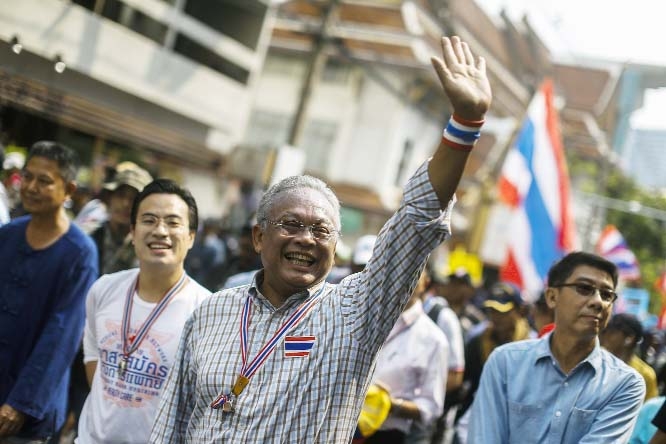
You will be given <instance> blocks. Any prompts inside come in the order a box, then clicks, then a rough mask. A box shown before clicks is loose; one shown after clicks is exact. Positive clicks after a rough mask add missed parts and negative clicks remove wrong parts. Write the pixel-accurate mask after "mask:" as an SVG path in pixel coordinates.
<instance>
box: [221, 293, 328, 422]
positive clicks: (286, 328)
mask: <svg viewBox="0 0 666 444" xmlns="http://www.w3.org/2000/svg"><path fill="white" fill-rule="evenodd" d="M325 287H326V284H324V285H322V287H321V289H319V291H318V292H317V293H316V294H315V295H314V296H312V298H310V299H308V300H306V301H304V302H303V303H301V305H299V306H298V308H297V309H296V311H295V312H294V313H292V315H291V316H289V318H288V319H287V320H286V321H284V323H283V324H282V326H281V327H280V328H279V329H278V330H277V331H276V332H275V333H274V334H273V337H272V338H271V339H269V340H268V342H266V344H264V346H263V347H262V348H261V350H259V352H258V353H257V355H256V356H255V357H254V359H252V361H251V362H250V363H249V364H248V363H247V355H248V340H247V336H248V333H247V331H248V326H249V325H250V314H251V301H250V296H249V295H248V297H247V299H245V305H243V312H242V313H241V322H240V341H241V358H242V361H243V366H242V368H241V371H240V374H239V376H238V379H237V381H236V384H234V387H233V389H232V393H233V396H238V395H240V393H241V392H242V391H243V389H244V388H245V386H246V385H247V384H248V383H249V382H250V378H252V376H253V375H254V374H255V373H256V372H257V370H259V368H261V366H262V365H263V364H264V363H265V362H266V359H268V357H269V356H270V354H271V353H272V352H273V350H275V347H277V345H278V343H279V342H280V341H281V340H282V338H284V337H285V336H286V335H287V333H289V332H290V331H291V330H292V329H293V328H295V327H296V326H297V325H298V324H299V323H300V322H301V321H302V320H303V318H305V316H307V314H308V313H309V312H310V311H311V310H312V309H313V308H314V306H315V305H316V304H317V302H319V299H320V297H321V294H322V292H323V291H324V288H325ZM230 396H231V394H226V395H225V394H222V395H220V396H218V397H217V398H216V399H215V401H213V402H212V403H211V405H210V406H211V407H212V408H214V409H216V408H219V407H220V406H222V405H223V404H224V403H225V402H227V401H228V400H229V398H230Z"/></svg>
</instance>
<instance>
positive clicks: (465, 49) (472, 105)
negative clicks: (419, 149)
mask: <svg viewBox="0 0 666 444" xmlns="http://www.w3.org/2000/svg"><path fill="white" fill-rule="evenodd" d="M442 55H443V59H440V58H438V57H432V58H431V62H432V66H433V67H434V68H435V71H436V72H437V76H438V77H439V81H440V82H442V87H443V88H444V91H445V92H446V95H447V96H448V97H449V100H450V101H451V104H452V105H453V109H454V111H455V113H456V114H457V115H459V116H460V117H462V118H463V119H467V120H483V116H484V115H485V113H486V111H488V108H489V107H490V102H491V100H492V93H491V91H490V82H488V76H487V75H486V61H485V59H484V58H483V57H478V61H475V60H474V55H472V51H471V50H470V49H469V45H467V43H465V42H463V41H461V40H460V38H459V37H458V36H453V37H451V38H449V37H442Z"/></svg>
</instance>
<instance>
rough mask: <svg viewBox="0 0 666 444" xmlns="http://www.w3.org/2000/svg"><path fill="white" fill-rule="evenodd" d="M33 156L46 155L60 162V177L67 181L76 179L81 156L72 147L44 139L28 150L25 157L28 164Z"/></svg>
mask: <svg viewBox="0 0 666 444" xmlns="http://www.w3.org/2000/svg"><path fill="white" fill-rule="evenodd" d="M33 157H45V158H47V159H50V160H53V161H55V162H56V163H57V164H58V169H59V170H60V177H62V179H63V180H64V181H65V182H66V183H67V182H71V181H73V180H74V179H76V173H77V171H78V169H79V156H77V155H76V152H75V151H74V150H72V149H71V148H68V147H66V146H65V145H63V144H60V143H58V142H53V141H50V140H42V141H39V142H35V143H34V144H33V145H32V146H31V147H30V151H28V155H27V156H26V159H25V164H26V165H27V164H28V162H29V161H30V159H32V158H33Z"/></svg>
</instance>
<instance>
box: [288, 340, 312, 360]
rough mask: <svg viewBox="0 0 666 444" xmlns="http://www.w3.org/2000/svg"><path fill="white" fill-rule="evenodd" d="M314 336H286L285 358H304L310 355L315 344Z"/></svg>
mask: <svg viewBox="0 0 666 444" xmlns="http://www.w3.org/2000/svg"><path fill="white" fill-rule="evenodd" d="M315 339H316V338H315V337H314V336H285V338H284V356H285V358H302V357H305V356H308V355H309V354H310V350H312V347H313V346H314V343H315Z"/></svg>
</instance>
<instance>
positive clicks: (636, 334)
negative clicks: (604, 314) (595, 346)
mask: <svg viewBox="0 0 666 444" xmlns="http://www.w3.org/2000/svg"><path fill="white" fill-rule="evenodd" d="M599 339H600V340H601V346H602V347H603V348H605V349H606V350H608V351H609V352H611V353H613V354H614V355H615V356H617V357H618V358H620V359H621V360H622V361H623V362H624V363H626V364H627V365H628V366H629V367H631V368H633V369H634V370H636V371H637V372H638V374H640V375H641V376H642V377H643V379H644V380H645V400H648V399H650V398H654V397H655V396H658V395H659V390H658V389H657V374H656V373H655V371H654V369H653V368H652V367H650V364H648V363H647V362H645V361H643V360H642V359H641V358H639V357H638V355H637V354H636V348H637V347H638V345H639V344H640V343H641V342H643V325H641V321H639V320H638V318H637V317H636V316H634V315H632V314H630V313H618V314H616V315H614V316H613V317H612V318H611V320H610V321H609V322H608V325H607V326H606V328H605V329H604V330H603V331H602V332H601V336H600V338H599Z"/></svg>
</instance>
